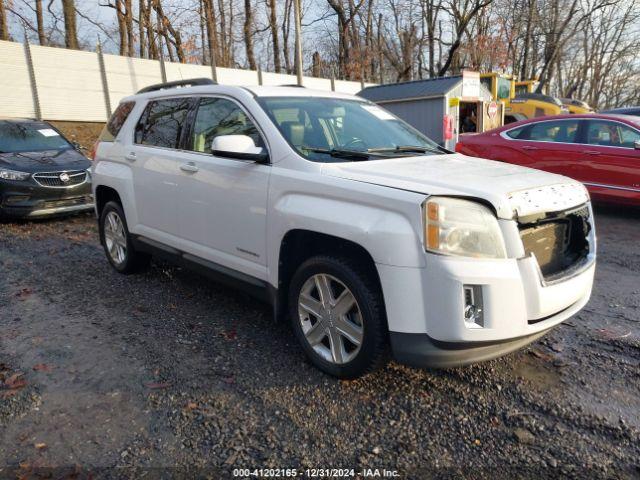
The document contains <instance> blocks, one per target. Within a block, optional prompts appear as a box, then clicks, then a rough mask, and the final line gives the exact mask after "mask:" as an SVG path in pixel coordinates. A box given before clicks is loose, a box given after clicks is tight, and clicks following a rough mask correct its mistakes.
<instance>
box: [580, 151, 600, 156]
mask: <svg viewBox="0 0 640 480" xmlns="http://www.w3.org/2000/svg"><path fill="white" fill-rule="evenodd" d="M582 153H586V154H587V155H600V152H598V151H596V150H583V151H582Z"/></svg>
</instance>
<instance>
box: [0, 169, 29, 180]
mask: <svg viewBox="0 0 640 480" xmlns="http://www.w3.org/2000/svg"><path fill="white" fill-rule="evenodd" d="M30 176H31V174H30V173H27V172H17V171H15V170H7V169H6V168H0V178H1V179H3V180H26V179H27V178H29V177H30Z"/></svg>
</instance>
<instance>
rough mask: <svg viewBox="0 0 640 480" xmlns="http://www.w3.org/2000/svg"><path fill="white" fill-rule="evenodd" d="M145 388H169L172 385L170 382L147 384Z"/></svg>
mask: <svg viewBox="0 0 640 480" xmlns="http://www.w3.org/2000/svg"><path fill="white" fill-rule="evenodd" d="M145 386H146V387H147V388H151V389H158V388H169V387H170V386H171V383H170V382H160V383H147V384H146V385H145Z"/></svg>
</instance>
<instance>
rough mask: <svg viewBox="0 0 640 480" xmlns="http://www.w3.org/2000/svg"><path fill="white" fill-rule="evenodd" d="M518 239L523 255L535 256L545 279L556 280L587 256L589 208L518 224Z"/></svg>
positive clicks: (547, 215) (589, 226)
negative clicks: (519, 239)
mask: <svg viewBox="0 0 640 480" xmlns="http://www.w3.org/2000/svg"><path fill="white" fill-rule="evenodd" d="M519 229H520V238H521V239H522V244H523V246H524V251H525V254H526V255H532V254H533V255H534V256H535V258H536V260H537V261H538V265H539V267H540V271H541V272H542V276H543V277H544V278H545V280H552V279H557V278H560V277H562V276H563V273H564V272H566V271H568V270H570V269H571V268H572V267H573V266H575V265H576V264H577V263H579V262H580V261H582V260H584V259H585V258H586V257H587V255H588V254H589V241H588V235H589V232H590V231H591V224H590V223H589V209H588V208H587V207H583V208H580V209H577V210H571V211H567V212H560V213H553V214H546V215H545V216H544V218H541V219H537V220H536V221H533V222H529V223H520V224H519Z"/></svg>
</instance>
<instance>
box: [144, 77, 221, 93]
mask: <svg viewBox="0 0 640 480" xmlns="http://www.w3.org/2000/svg"><path fill="white" fill-rule="evenodd" d="M201 85H217V83H216V82H214V81H213V80H211V79H210V78H191V79H189V80H176V81H174V82H165V83H156V84H155V85H149V86H148V87H144V88H143V89H142V90H138V93H148V92H156V91H158V90H165V89H167V88H176V87H196V86H201Z"/></svg>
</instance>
